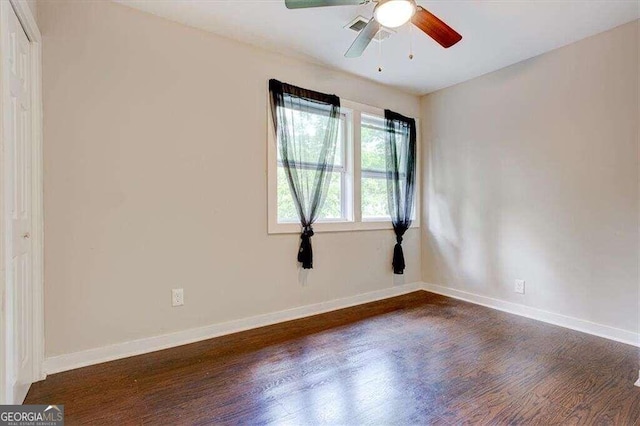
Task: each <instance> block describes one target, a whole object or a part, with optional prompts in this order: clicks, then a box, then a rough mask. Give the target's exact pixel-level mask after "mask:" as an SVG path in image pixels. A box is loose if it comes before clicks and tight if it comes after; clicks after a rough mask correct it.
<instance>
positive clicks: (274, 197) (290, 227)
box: [266, 99, 421, 234]
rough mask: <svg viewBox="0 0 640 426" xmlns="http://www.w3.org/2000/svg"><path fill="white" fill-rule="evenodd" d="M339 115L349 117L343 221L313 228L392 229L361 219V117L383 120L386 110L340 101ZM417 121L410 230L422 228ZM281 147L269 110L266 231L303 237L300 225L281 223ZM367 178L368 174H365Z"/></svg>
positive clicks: (383, 223) (379, 221)
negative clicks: (370, 116)
mask: <svg viewBox="0 0 640 426" xmlns="http://www.w3.org/2000/svg"><path fill="white" fill-rule="evenodd" d="M340 113H341V114H346V120H345V121H346V122H345V131H346V134H345V143H344V147H343V149H344V151H345V152H344V155H345V157H344V164H343V167H344V168H345V172H344V174H343V177H344V179H343V188H342V190H343V196H342V202H343V204H344V203H346V205H343V212H345V213H346V215H345V216H346V218H343V219H341V220H335V219H333V220H319V221H316V222H315V223H314V224H313V230H314V231H315V232H349V231H368V230H369V231H373V230H385V229H393V225H392V224H391V220H390V219H389V218H367V219H364V220H363V218H362V192H361V189H362V175H363V171H362V164H361V156H360V152H361V148H362V146H361V145H362V141H361V125H362V114H363V113H364V114H368V115H373V116H377V117H384V109H382V108H378V107H373V106H369V105H365V104H361V103H358V102H353V101H349V100H345V99H340ZM415 120H416V133H417V134H416V194H415V207H414V209H415V212H416V213H415V219H414V220H413V221H412V223H411V228H420V214H419V212H420V203H421V201H420V195H421V194H420V187H421V185H420V183H421V182H420V181H421V165H420V145H421V144H420V120H419V119H417V118H416V119H415ZM277 150H278V147H277V140H276V137H275V130H274V127H273V120H272V118H271V108H269V107H268V108H267V170H266V171H267V231H268V233H269V234H294V233H300V230H301V226H300V223H299V222H278V187H277V185H278V177H277V176H278V175H277V173H278V167H280V166H279V165H278V152H277ZM364 173H365V174H367V173H368V172H367V171H365V172H364Z"/></svg>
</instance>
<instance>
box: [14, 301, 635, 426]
mask: <svg viewBox="0 0 640 426" xmlns="http://www.w3.org/2000/svg"><path fill="white" fill-rule="evenodd" d="M639 355H640V354H639V353H638V349H637V348H635V347H632V346H629V345H624V344H621V343H616V342H612V341H609V340H606V339H602V338H598V337H595V336H590V335H586V334H583V333H579V332H576V331H572V330H568V329H564V328H561V327H556V326H552V325H549V324H543V323H540V322H536V321H533V320H529V319H526V318H522V317H517V316H513V315H509V314H506V313H504V312H499V311H495V310H491V309H488V308H485V307H482V306H478V305H473V304H469V303H465V302H461V301H458V300H454V299H450V298H447V297H443V296H439V295H435V294H432V293H427V292H415V293H411V294H408V295H404V296H399V297H395V298H392V299H387V300H383V301H379V302H374V303H369V304H366V305H361V306H356V307H352V308H348V309H342V310H339V311H334V312H330V313H327V314H322V315H317V316H314V317H309V318H303V319H300V320H296V321H289V322H285V323H281V324H276V325H272V326H268V327H262V328H259V329H255V330H249V331H245V332H242V333H235V334H232V335H228V336H222V337H219V338H215V339H210V340H206V341H203V342H198V343H194V344H190V345H185V346H181V347H177V348H172V349H167V350H164V351H158V352H154V353H151V354H146V355H140V356H136V357H131V358H127V359H124V360H118V361H113V362H109V363H105V364H100V365H95V366H91V367H85V368H81V369H77V370H73V371H68V372H64V373H59V374H54V375H51V376H49V377H48V378H47V379H46V380H45V381H43V382H40V383H36V384H34V385H33V386H32V387H31V389H30V391H29V394H28V395H27V400H26V401H25V402H26V403H29V404H50V403H58V404H64V405H65V414H66V421H67V424H69V425H75V424H80V425H84V424H96V425H100V424H119V425H120V424H124V425H128V424H138V425H139V424H158V423H160V424H179V425H182V424H184V425H209V424H216V425H219V424H222V425H239V424H250V425H255V424H278V425H307V424H309V425H316V424H342V425H359V424H372V425H387V424H388V425H394V424H397V425H413V424H420V425H462V424H486V425H503V424H504V425H507V424H508V425H516V424H527V425H529V424H539V425H555V424H563V425H564V424H569V425H570V424H579V425H584V424H603V425H606V424H612V425H638V424H640V389H639V388H636V387H634V386H633V381H634V380H635V378H636V377H635V376H636V374H637V371H638V361H639V360H640V356H639Z"/></svg>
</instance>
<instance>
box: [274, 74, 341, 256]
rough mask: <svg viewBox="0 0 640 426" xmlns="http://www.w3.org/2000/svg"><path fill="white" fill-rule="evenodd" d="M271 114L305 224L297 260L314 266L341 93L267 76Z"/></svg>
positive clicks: (338, 120) (334, 142)
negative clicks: (315, 233) (315, 231)
mask: <svg viewBox="0 0 640 426" xmlns="http://www.w3.org/2000/svg"><path fill="white" fill-rule="evenodd" d="M269 93H270V95H271V117H272V118H273V125H274V129H275V131H276V137H277V140H278V145H279V152H278V154H279V161H280V162H281V164H282V166H283V168H284V170H285V174H286V176H287V181H288V182H289V188H290V189H291V195H292V197H293V201H294V204H295V206H296V210H297V212H298V217H299V218H300V223H301V225H302V234H301V236H300V238H301V242H300V250H299V251H298V262H300V263H302V267H303V268H304V269H311V268H313V251H312V248H311V237H312V236H313V227H312V225H313V223H314V222H315V220H316V219H317V217H318V214H319V213H320V209H321V208H322V205H323V203H324V200H325V197H326V194H327V190H328V188H329V183H330V181H331V172H332V170H333V165H334V158H335V152H336V144H337V140H338V129H339V124H340V98H338V97H337V96H335V95H326V94H324V93H319V92H314V91H312V90H306V89H302V88H300V87H296V86H292V85H290V84H286V83H282V82H280V81H278V80H273V79H272V80H269Z"/></svg>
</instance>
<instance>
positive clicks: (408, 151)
mask: <svg viewBox="0 0 640 426" xmlns="http://www.w3.org/2000/svg"><path fill="white" fill-rule="evenodd" d="M384 118H385V127H386V131H385V139H386V140H385V154H386V166H387V193H388V200H389V213H390V215H391V222H392V223H393V230H394V231H395V233H396V245H395V247H394V249H393V273H394V274H402V273H404V268H405V263H404V253H403V252H402V236H403V235H404V233H405V232H406V231H407V229H409V227H410V226H411V216H412V214H413V207H414V200H415V186H416V121H415V120H414V119H413V118H409V117H405V116H403V115H401V114H398V113H396V112H393V111H389V110H385V111H384Z"/></svg>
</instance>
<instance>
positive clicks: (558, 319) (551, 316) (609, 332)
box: [422, 283, 640, 386]
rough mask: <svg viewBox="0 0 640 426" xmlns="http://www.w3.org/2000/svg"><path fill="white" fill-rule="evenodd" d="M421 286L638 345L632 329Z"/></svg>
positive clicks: (444, 288) (425, 284)
mask: <svg viewBox="0 0 640 426" xmlns="http://www.w3.org/2000/svg"><path fill="white" fill-rule="evenodd" d="M422 288H423V289H424V290H426V291H429V292H431V293H437V294H441V295H443V296H448V297H452V298H454V299H459V300H464V301H466V302H471V303H475V304H476V305H482V306H486V307H488V308H492V309H497V310H499V311H504V312H508V313H510V314H515V315H519V316H522V317H527V318H531V319H534V320H538V321H542V322H546V323H549V324H554V325H558V326H560V327H565V328H570V329H572V330H577V331H581V332H583V333H587V334H593V335H595V336H599V337H604V338H605V339H610V340H615V341H616V342H621V343H626V344H629V345H633V346H639V347H640V334H638V333H634V332H633V331H628V330H623V329H620V328H615V327H610V326H608V325H603V324H598V323H595V322H591V321H586V320H582V319H578V318H573V317H569V316H566V315H562V314H557V313H554V312H549V311H543V310H542V309H538V308H532V307H530V306H525V305H520V304H518V303H512V302H507V301H505V300H500V299H494V298H491V297H487V296H481V295H479V294H474V293H468V292H466V291H462V290H456V289H454V288H450V287H444V286H440V285H436V284H429V283H423V286H422ZM639 383H640V379H639ZM639 386H640V385H639Z"/></svg>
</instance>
